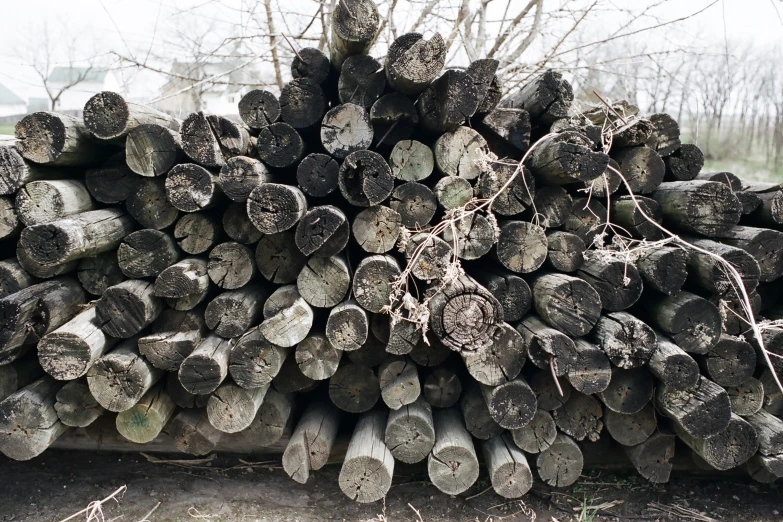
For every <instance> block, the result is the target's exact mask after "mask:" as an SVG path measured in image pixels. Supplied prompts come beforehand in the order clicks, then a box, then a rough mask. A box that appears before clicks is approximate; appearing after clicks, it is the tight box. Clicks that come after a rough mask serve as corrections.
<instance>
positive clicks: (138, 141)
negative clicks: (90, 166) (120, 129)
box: [125, 123, 185, 177]
mask: <svg viewBox="0 0 783 522" xmlns="http://www.w3.org/2000/svg"><path fill="white" fill-rule="evenodd" d="M177 127H179V125H177ZM177 130H178V129H171V128H169V127H166V126H164V125H158V124H157V123H144V124H141V125H139V126H138V127H134V128H133V129H131V131H130V132H129V133H128V137H127V139H126V140H125V162H126V163H127V164H128V167H129V168H130V169H131V170H132V171H133V172H135V173H136V174H138V175H139V176H146V177H156V176H163V175H164V174H165V173H167V172H168V171H169V169H171V167H173V166H174V165H176V164H177V163H178V162H180V161H182V160H184V159H185V153H184V152H183V151H182V138H181V137H180V135H179V132H177Z"/></svg>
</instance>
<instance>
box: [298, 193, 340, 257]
mask: <svg viewBox="0 0 783 522" xmlns="http://www.w3.org/2000/svg"><path fill="white" fill-rule="evenodd" d="M350 237H351V231H350V226H349V224H348V218H347V217H346V215H345V213H343V211H342V210H340V209H339V208H337V207H335V206H332V205H323V206H318V207H312V208H311V209H310V210H308V211H307V213H306V214H305V215H304V216H303V217H302V218H301V219H300V220H299V224H298V225H297V226H296V236H295V242H296V246H297V248H298V249H299V251H300V252H301V253H302V254H304V255H306V256H311V255H312V256H318V257H332V256H335V255H337V254H339V253H340V252H342V251H343V249H344V248H345V247H346V246H347V245H348V240H349V239H350Z"/></svg>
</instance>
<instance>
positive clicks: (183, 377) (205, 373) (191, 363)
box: [178, 334, 236, 395]
mask: <svg viewBox="0 0 783 522" xmlns="http://www.w3.org/2000/svg"><path fill="white" fill-rule="evenodd" d="M234 344H236V341H234V340H231V339H223V338H222V337H219V336H218V335H216V334H210V335H208V336H207V337H206V338H205V339H204V340H202V341H201V344H199V345H198V346H197V347H196V349H195V350H193V352H192V353H191V354H190V355H188V356H187V357H185V359H184V360H183V361H182V364H181V365H180V367H179V371H178V374H179V382H181V383H182V386H183V387H184V388H185V389H186V390H187V391H189V392H190V393H193V394H196V395H199V394H206V393H212V392H213V391H215V390H216V389H217V388H218V386H220V384H221V383H222V382H223V380H225V378H226V376H227V375H228V358H229V355H230V353H231V348H232V347H233V346H234Z"/></svg>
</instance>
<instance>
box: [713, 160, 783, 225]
mask: <svg viewBox="0 0 783 522" xmlns="http://www.w3.org/2000/svg"><path fill="white" fill-rule="evenodd" d="M726 174H728V173H726ZM737 179H738V180H739V178H737ZM740 186H741V190H742V191H741V192H737V193H736V194H737V198H739V199H740V201H741V202H743V203H744V198H745V197H749V198H751V200H752V201H753V200H755V201H756V203H757V204H756V205H755V207H752V208H751V209H750V212H746V211H747V210H748V207H747V205H743V206H744V207H745V211H743V214H749V215H748V216H747V218H746V219H747V221H748V222H749V223H751V224H755V225H757V226H762V227H769V228H780V227H781V225H783V187H781V185H780V184H779V183H743V182H742V181H740ZM735 190H736V189H735Z"/></svg>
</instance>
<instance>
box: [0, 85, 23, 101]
mask: <svg viewBox="0 0 783 522" xmlns="http://www.w3.org/2000/svg"><path fill="white" fill-rule="evenodd" d="M24 104H25V103H24V100H23V99H22V98H20V97H19V96H17V95H16V94H14V93H13V91H11V89H9V88H8V87H6V86H5V85H3V84H2V83H0V105H24Z"/></svg>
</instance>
